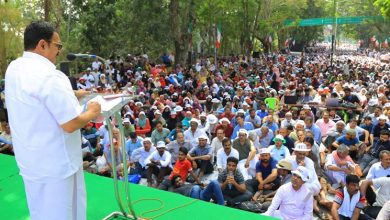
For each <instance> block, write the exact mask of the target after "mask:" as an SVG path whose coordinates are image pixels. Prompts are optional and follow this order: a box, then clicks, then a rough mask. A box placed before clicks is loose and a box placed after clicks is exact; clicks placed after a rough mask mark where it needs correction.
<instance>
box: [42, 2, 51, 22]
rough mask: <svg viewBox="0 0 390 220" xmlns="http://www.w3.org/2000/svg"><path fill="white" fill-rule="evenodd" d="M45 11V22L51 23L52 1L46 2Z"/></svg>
mask: <svg viewBox="0 0 390 220" xmlns="http://www.w3.org/2000/svg"><path fill="white" fill-rule="evenodd" d="M43 7H44V11H45V17H44V20H45V21H50V0H45V2H44V6H43Z"/></svg>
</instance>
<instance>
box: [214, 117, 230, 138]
mask: <svg viewBox="0 0 390 220" xmlns="http://www.w3.org/2000/svg"><path fill="white" fill-rule="evenodd" d="M218 129H222V130H223V131H224V133H225V137H228V138H230V137H231V136H232V133H233V126H232V125H231V124H230V121H229V119H227V118H221V119H219V125H217V126H216V127H215V130H218Z"/></svg>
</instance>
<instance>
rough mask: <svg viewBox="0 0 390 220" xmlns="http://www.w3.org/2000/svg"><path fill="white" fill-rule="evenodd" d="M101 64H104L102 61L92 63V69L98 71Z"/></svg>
mask: <svg viewBox="0 0 390 220" xmlns="http://www.w3.org/2000/svg"><path fill="white" fill-rule="evenodd" d="M101 64H102V63H101V62H100V61H93V62H92V69H93V70H98V69H99V67H100V65H101Z"/></svg>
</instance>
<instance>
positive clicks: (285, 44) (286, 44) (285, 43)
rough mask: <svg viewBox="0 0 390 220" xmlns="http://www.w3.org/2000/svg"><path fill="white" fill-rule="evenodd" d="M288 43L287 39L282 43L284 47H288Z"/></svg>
mask: <svg viewBox="0 0 390 220" xmlns="http://www.w3.org/2000/svg"><path fill="white" fill-rule="evenodd" d="M288 42H289V39H288V38H287V39H286V41H285V42H284V46H285V47H288Z"/></svg>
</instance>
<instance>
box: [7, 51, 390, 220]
mask: <svg viewBox="0 0 390 220" xmlns="http://www.w3.org/2000/svg"><path fill="white" fill-rule="evenodd" d="M370 53H371V52H370ZM173 63H174V56H173V55H172V54H171V55H169V54H164V55H163V57H162V61H161V62H157V63H155V62H152V61H150V60H149V58H148V56H147V55H141V56H133V55H130V54H129V55H127V56H125V57H123V58H121V57H117V58H115V59H112V60H111V61H109V62H107V63H101V62H100V61H98V60H96V61H94V62H93V63H92V64H91V65H90V66H89V67H88V68H87V69H86V70H85V71H84V72H83V73H82V74H81V75H80V77H79V78H73V86H74V88H75V89H84V90H91V91H96V92H101V93H105V92H106V93H110V94H111V93H126V94H131V95H135V96H134V100H132V101H131V102H130V103H129V104H128V105H126V106H124V108H123V109H122V111H121V115H122V118H123V119H122V121H123V126H124V132H123V134H121V132H120V130H119V129H118V124H117V122H116V120H114V119H113V120H112V123H111V124H106V123H93V122H90V123H88V124H87V125H86V126H85V127H84V128H83V129H82V139H83V145H82V149H83V158H84V169H85V170H87V171H89V172H93V173H97V174H99V175H103V176H112V168H113V167H112V164H113V161H112V158H114V159H115V162H116V163H115V164H116V165H117V170H118V175H119V176H123V173H124V172H123V167H124V164H126V165H128V167H129V170H128V171H129V173H130V175H140V176H142V178H146V182H147V185H148V186H150V187H155V188H159V189H161V190H168V191H172V192H176V193H179V194H182V195H185V196H189V197H192V198H196V199H201V200H204V201H212V202H215V203H217V204H220V205H227V206H230V207H234V208H240V209H245V210H248V211H255V210H251V207H255V206H256V207H259V206H260V207H261V208H260V210H259V212H263V214H264V215H270V216H274V217H279V218H282V219H312V218H313V216H317V217H318V218H320V219H329V218H330V217H332V218H333V219H381V220H387V219H389V215H388V213H389V210H390V209H389V206H390V204H389V203H390V202H389V200H390V130H389V128H390V102H389V101H388V100H389V97H390V89H389V88H390V87H389V86H390V84H389V82H390V80H389V75H390V65H389V64H386V63H383V62H381V61H380V60H378V59H376V58H375V57H373V56H371V54H368V53H357V52H353V53H352V52H348V53H346V54H342V55H339V56H337V58H336V59H335V61H334V64H333V66H331V64H330V59H329V56H328V54H327V53H322V52H320V53H315V54H304V53H302V54H301V55H291V54H278V53H274V54H273V55H264V56H261V57H260V58H246V57H243V56H230V57H220V58H218V60H217V61H215V60H214V59H213V58H200V59H198V60H197V62H196V64H195V65H193V66H191V67H190V68H187V67H182V66H180V65H176V66H174V65H173ZM109 126H112V131H113V132H112V133H113V137H112V138H113V140H112V143H113V145H114V146H111V144H110V143H111V140H110V137H109V131H108V128H109ZM2 127H3V128H4V130H3V131H4V132H3V133H2V134H1V136H0V137H1V138H0V141H1V142H3V143H4V144H3V145H2V146H1V147H0V152H5V153H12V142H11V140H10V134H9V133H10V131H9V127H8V129H7V123H6V122H5V121H4V122H2ZM121 138H124V140H125V146H120V145H121V141H120V140H121ZM111 147H114V153H115V155H114V157H112V155H111V149H110V148H111ZM123 148H124V149H125V152H126V155H125V157H123V155H122V152H123V151H122V150H121V149H123ZM123 158H126V161H123ZM331 198H332V199H331ZM245 207H246V208H245ZM386 213H387V217H383V216H386ZM381 216H382V217H381Z"/></svg>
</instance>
